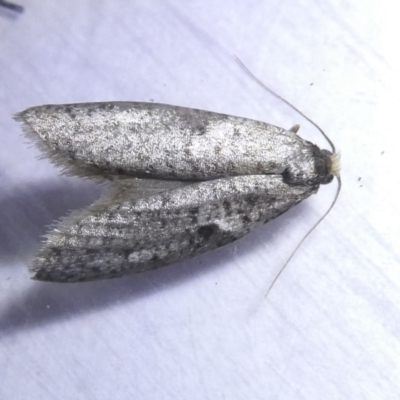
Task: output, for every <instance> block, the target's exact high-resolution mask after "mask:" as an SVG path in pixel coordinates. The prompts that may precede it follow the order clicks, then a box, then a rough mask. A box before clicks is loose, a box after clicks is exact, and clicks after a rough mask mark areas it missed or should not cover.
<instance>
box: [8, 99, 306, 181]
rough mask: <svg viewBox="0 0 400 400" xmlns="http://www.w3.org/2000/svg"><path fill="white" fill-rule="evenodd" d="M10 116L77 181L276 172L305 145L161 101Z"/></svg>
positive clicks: (277, 132)
mask: <svg viewBox="0 0 400 400" xmlns="http://www.w3.org/2000/svg"><path fill="white" fill-rule="evenodd" d="M15 118H16V119H17V120H18V121H20V122H22V124H23V129H24V132H25V133H26V135H27V136H28V137H29V138H30V139H31V140H33V141H34V142H35V143H36V144H37V145H38V147H39V148H40V149H41V150H42V151H43V153H44V154H45V155H46V156H48V157H49V158H50V160H52V161H53V163H55V164H56V165H57V166H59V167H60V168H61V169H62V170H63V171H64V172H66V173H69V174H74V175H79V176H94V177H108V178H113V179H114V178H116V177H118V176H119V177H121V176H130V177H137V178H145V179H170V180H192V181H199V180H212V179H217V178H223V177H226V176H238V175H261V174H282V173H283V172H284V171H285V170H287V169H288V168H289V167H290V163H291V159H293V155H296V154H302V153H303V152H306V153H307V151H308V150H307V148H308V147H309V145H310V144H309V143H307V142H305V141H304V140H303V139H301V138H300V137H299V136H297V135H296V134H295V133H294V132H289V131H285V130H283V129H281V128H277V127H275V126H273V125H270V124H266V123H263V122H259V121H254V120H250V119H245V118H239V117H233V116H229V115H225V114H218V113H213V112H208V111H202V110H195V109H191V108H184V107H177V106H172V105H166V104H153V103H135V102H112V103H86V104H70V105H45V106H38V107H32V108H29V109H27V110H25V111H23V112H21V113H18V114H17V115H16V116H15ZM307 154H308V153H307Z"/></svg>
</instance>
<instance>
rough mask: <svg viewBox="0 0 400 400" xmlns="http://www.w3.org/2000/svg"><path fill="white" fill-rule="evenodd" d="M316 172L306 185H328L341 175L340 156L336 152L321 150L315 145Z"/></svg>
mask: <svg viewBox="0 0 400 400" xmlns="http://www.w3.org/2000/svg"><path fill="white" fill-rule="evenodd" d="M313 147H314V148H313V161H314V173H313V176H312V177H310V178H308V179H307V180H306V182H305V183H306V185H318V184H322V185H326V184H328V183H331V182H332V180H333V178H334V177H335V176H336V177H338V176H339V172H340V156H339V154H338V153H336V152H333V153H332V152H331V151H329V150H321V149H319V148H318V147H317V146H313Z"/></svg>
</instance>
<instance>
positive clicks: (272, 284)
mask: <svg viewBox="0 0 400 400" xmlns="http://www.w3.org/2000/svg"><path fill="white" fill-rule="evenodd" d="M336 179H337V181H338V187H337V190H336V195H335V198H334V199H333V202H332V204H331V205H330V207H329V208H328V210H327V211H325V213H324V214H323V215H322V217H320V218H319V220H318V221H317V222H316V223H315V224H314V226H313V227H312V228H311V229H310V230H309V231H308V232H307V233H306V235H305V236H304V237H303V239H301V241H300V243H299V244H298V245H297V246H296V248H295V249H294V250H293V252H292V254H291V255H290V257H289V258H288V259H287V261H286V262H285V264H284V265H283V267H282V268H281V270H280V271H279V272H278V274H277V275H276V277H275V279H274V280H273V281H272V283H271V285H270V287H269V288H268V290H267V293H266V294H265V297H267V296H268V294H269V292H270V291H271V289H272V287H273V286H274V285H275V283H276V281H277V280H278V278H279V277H280V276H281V275H282V272H283V271H284V269H285V268H286V267H287V265H288V264H289V262H290V260H291V259H292V258H293V257H294V255H295V254H296V252H297V250H298V249H299V248H300V247H301V246H302V244H303V243H304V242H305V240H306V239H307V238H308V237H309V236H310V235H311V233H312V232H313V231H314V230H315V228H317V226H318V225H319V224H320V223H321V222H322V221H323V220H324V219H325V217H326V216H327V215H328V214H329V213H330V212H331V210H332V208H333V207H334V206H335V204H336V201H337V199H338V197H339V193H340V190H341V188H342V180H341V178H340V175H336Z"/></svg>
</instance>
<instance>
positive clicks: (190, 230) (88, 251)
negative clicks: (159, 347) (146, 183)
mask: <svg viewBox="0 0 400 400" xmlns="http://www.w3.org/2000/svg"><path fill="white" fill-rule="evenodd" d="M316 191H317V187H316V186H314V187H305V186H288V185H287V184H285V183H284V182H283V180H282V177H281V176H274V175H270V176H268V175H267V176H260V175H256V176H242V177H232V178H223V179H217V180H213V181H207V182H198V183H192V184H188V185H184V186H181V187H175V188H170V189H167V190H163V191H161V192H159V193H156V194H148V195H147V196H145V197H142V198H137V195H135V192H134V191H132V189H131V188H130V187H129V186H120V187H119V189H118V191H117V192H116V193H115V194H114V195H112V196H110V197H108V198H103V199H101V200H100V201H99V202H97V203H95V204H94V205H92V206H90V207H89V208H87V209H85V210H83V211H78V212H73V213H72V214H71V215H70V216H69V217H67V218H65V219H64V220H62V221H61V222H60V223H59V224H58V226H56V228H55V229H54V230H53V231H52V232H51V233H50V235H49V236H48V240H47V242H46V243H45V245H44V247H43V248H42V250H41V251H40V252H39V254H38V256H37V257H36V259H35V261H34V263H33V266H32V267H31V270H32V272H33V273H34V278H35V279H38V280H45V281H57V282H77V281H89V280H96V279H107V278H115V277H119V276H122V275H124V274H127V273H131V272H142V271H147V270H151V269H155V268H158V267H162V266H164V265H167V264H170V263H173V262H176V261H180V260H183V259H186V258H189V257H193V256H195V255H196V254H200V253H203V252H205V251H209V250H212V249H215V248H217V247H220V246H223V245H225V244H227V243H230V242H233V241H234V240H236V239H239V238H240V237H242V236H244V235H246V234H247V233H248V232H250V231H251V230H252V229H253V228H254V227H256V226H257V225H259V224H262V223H265V222H268V221H269V220H271V219H273V218H275V217H277V216H278V215H280V214H282V213H284V212H285V211H287V210H288V209H289V208H291V207H293V206H294V205H295V204H297V203H299V202H300V201H302V200H303V199H305V198H306V197H308V196H310V195H311V194H313V193H315V192H316Z"/></svg>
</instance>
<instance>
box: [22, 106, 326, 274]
mask: <svg viewBox="0 0 400 400" xmlns="http://www.w3.org/2000/svg"><path fill="white" fill-rule="evenodd" d="M15 118H16V119H17V120H19V121H21V122H22V123H23V129H24V132H25V133H26V134H27V136H28V137H29V138H31V139H33V140H34V141H35V143H37V144H38V146H39V148H40V149H41V150H42V151H43V152H44V154H46V155H47V156H49V157H50V159H51V160H52V161H53V162H54V163H55V164H56V165H58V166H60V167H61V168H62V169H63V171H64V172H66V173H69V174H76V175H79V176H86V177H87V176H88V177H95V178H107V179H112V180H113V181H114V192H113V193H112V195H109V196H108V197H103V198H101V199H100V200H99V201H97V202H96V203H95V204H93V205H92V206H90V207H88V208H86V209H84V210H81V211H74V212H73V213H71V215H70V216H68V217H65V218H64V219H62V220H61V221H60V222H59V223H58V224H56V225H55V227H54V229H53V230H52V231H51V232H50V233H49V234H48V237H47V240H46V242H45V244H44V246H43V248H42V249H41V250H40V251H39V254H38V255H37V257H36V258H35V260H34V262H33V264H32V266H31V270H32V272H33V273H34V278H35V279H39V280H45V281H54V282H77V281H90V280H95V279H106V278H115V277H119V276H122V275H124V274H127V273H130V272H142V271H147V270H151V269H155V268H158V267H162V266H164V265H168V264H171V263H173V262H176V261H180V260H184V259H187V258H190V257H193V256H195V255H197V254H200V253H203V252H205V251H209V250H212V249H215V248H217V247H220V246H223V245H225V244H228V243H230V242H232V241H234V240H237V239H239V238H241V237H242V236H244V235H246V234H247V233H248V232H250V231H251V230H252V229H253V228H255V227H256V226H258V225H260V224H263V223H265V222H268V221H269V220H271V219H273V218H276V217H277V216H279V215H281V214H282V213H284V212H285V211H287V210H288V209H290V208H291V207H293V206H294V205H296V204H297V203H299V202H300V201H302V200H304V199H305V198H307V197H308V196H310V195H311V194H313V193H316V192H317V190H318V188H319V184H321V183H322V184H324V183H329V182H330V181H331V180H332V179H333V173H332V171H333V166H332V163H333V161H332V154H331V153H330V152H329V151H327V150H320V149H319V148H318V147H317V146H315V145H314V144H312V143H310V142H308V141H306V140H304V139H302V138H301V137H300V136H298V135H297V134H296V132H295V131H296V129H293V130H289V131H288V130H284V129H282V128H278V127H275V126H273V125H270V124H267V123H264V122H259V121H254V120H250V119H245V118H239V117H233V116H229V115H225V114H217V113H213V112H208V111H201V110H195V109H189V108H183V107H177V106H171V105H164V104H154V103H134V102H112V103H88V104H71V105H45V106H38V107H32V108H29V109H27V110H25V111H23V112H21V113H19V114H17V115H16V117H15Z"/></svg>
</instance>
